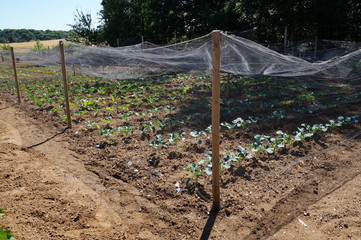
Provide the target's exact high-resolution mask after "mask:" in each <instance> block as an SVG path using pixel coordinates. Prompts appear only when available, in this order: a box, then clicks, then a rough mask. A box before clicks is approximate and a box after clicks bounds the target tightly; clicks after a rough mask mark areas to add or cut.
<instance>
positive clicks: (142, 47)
mask: <svg viewBox="0 0 361 240" xmlns="http://www.w3.org/2000/svg"><path fill="white" fill-rule="evenodd" d="M141 49H144V37H143V36H142V46H141Z"/></svg>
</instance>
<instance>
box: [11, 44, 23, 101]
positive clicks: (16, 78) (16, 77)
mask: <svg viewBox="0 0 361 240" xmlns="http://www.w3.org/2000/svg"><path fill="white" fill-rule="evenodd" d="M10 52H11V58H12V60H13V69H14V78H15V85H16V93H17V95H18V103H21V97H20V87H19V80H18V74H17V72H16V62H15V54H14V48H13V47H10Z"/></svg>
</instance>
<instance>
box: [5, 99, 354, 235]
mask: <svg viewBox="0 0 361 240" xmlns="http://www.w3.org/2000/svg"><path fill="white" fill-rule="evenodd" d="M59 129H61V128H59V127H58V128H56V127H54V126H51V125H47V124H44V123H43V122H40V124H39V122H37V120H36V119H33V118H31V117H29V115H28V114H26V113H25V112H24V111H23V110H22V109H21V108H19V107H18V106H15V105H13V104H11V103H10V102H6V101H0V166H1V172H0V186H1V189H0V203H1V205H0V207H1V208H3V209H4V210H5V211H6V212H7V215H6V216H4V217H1V218H0V225H4V226H7V227H9V228H10V229H11V230H12V232H13V233H14V235H15V236H16V237H17V239H18V240H21V239H52V240H59V239H79V240H80V239H199V238H201V239H208V238H209V239H270V240H275V239H292V238H294V239H360V238H361V220H360V217H359V216H361V184H360V183H361V176H360V172H361V154H360V153H361V141H360V139H359V138H356V139H355V141H353V142H351V143H350V144H348V145H347V146H341V147H340V148H338V149H337V150H336V151H330V152H328V153H326V154H324V155H321V156H319V157H317V158H318V159H316V158H315V159H314V161H309V162H308V163H307V164H308V166H307V167H305V168H302V167H299V168H297V167H296V168H295V169H293V170H292V171H291V173H287V174H290V176H289V177H285V178H282V176H270V177H269V178H267V179H265V180H262V181H261V182H260V183H259V188H258V189H249V188H248V187H247V186H240V187H239V189H241V190H239V189H238V191H242V192H237V193H235V194H240V193H242V195H243V196H247V197H249V199H252V201H253V202H254V203H247V202H245V203H244V206H243V207H242V208H241V207H239V208H238V207H237V208H235V209H238V211H234V212H230V211H228V210H227V209H225V210H222V211H221V212H220V213H219V214H218V215H217V216H212V215H210V216H209V215H207V211H204V212H203V213H202V214H197V212H195V211H193V210H194V209H193V208H192V206H189V209H185V208H179V209H178V210H179V211H178V212H168V211H169V209H173V208H171V207H174V206H176V205H177V203H178V202H182V201H184V200H183V199H182V198H176V197H175V198H174V199H171V200H169V199H165V200H164V201H163V202H162V204H157V203H156V202H154V201H150V200H148V199H147V197H146V196H144V194H143V193H142V192H141V190H139V189H137V188H136V187H133V186H131V185H130V184H127V183H125V182H122V181H121V180H119V179H116V178H112V177H110V176H109V177H107V179H105V178H104V177H101V176H99V173H101V170H97V171H94V172H92V171H89V170H88V169H89V168H87V167H86V163H87V162H89V159H87V158H89V157H88V156H87V155H80V154H77V153H75V152H73V151H71V150H69V149H70V148H71V144H72V143H71V142H70V141H68V140H67V138H66V136H63V134H62V132H63V131H62V130H60V131H59ZM66 131H67V130H66ZM330 159H331V161H329V160H330ZM326 160H327V161H326ZM95 170H96V169H95ZM295 178H296V179H298V180H297V181H295ZM272 179H273V180H272ZM275 179H276V180H275ZM277 179H282V181H285V182H280V180H277ZM105 180H106V184H105V182H104V181H105ZM272 181H273V182H272ZM277 181H278V182H277ZM287 181H289V182H287ZM272 184H273V187H272V188H271V187H269V186H271V185H272ZM277 184H278V186H277ZM255 185H257V183H256V184H255ZM285 185H288V186H289V188H288V189H287V190H284V191H283V190H281V186H285ZM263 186H264V188H263ZM267 186H268V188H271V190H266V189H267ZM252 191H263V193H264V196H265V199H271V200H267V202H265V201H264V200H262V199H263V198H260V197H258V196H255V197H254V198H252V197H253V195H254V194H253V195H252ZM267 191H269V192H271V193H269V192H267ZM223 192H224V195H226V194H229V192H227V190H226V189H224V190H223ZM234 192H236V191H235V190H234ZM229 196H231V195H229ZM229 196H228V197H229ZM225 197H227V196H225ZM159 201H161V200H159ZM237 204H238V203H237ZM258 208H259V209H262V210H258ZM239 209H241V210H239ZM188 210H189V211H188ZM182 211H183V212H184V213H183V214H182ZM256 214H257V215H256ZM305 225H307V226H305ZM208 228H210V229H209V231H208ZM187 229H189V231H187Z"/></svg>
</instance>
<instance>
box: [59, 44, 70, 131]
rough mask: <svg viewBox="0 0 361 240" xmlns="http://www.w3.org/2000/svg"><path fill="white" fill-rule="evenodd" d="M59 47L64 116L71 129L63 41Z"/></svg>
mask: <svg viewBox="0 0 361 240" xmlns="http://www.w3.org/2000/svg"><path fill="white" fill-rule="evenodd" d="M59 47H60V61H61V71H62V73H63V85H64V97H65V105H66V115H67V119H68V126H69V128H71V116H70V105H69V93H68V80H67V79H66V69H65V54H64V43H63V41H60V42H59Z"/></svg>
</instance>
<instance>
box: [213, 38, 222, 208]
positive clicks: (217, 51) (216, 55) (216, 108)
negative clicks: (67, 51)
mask: <svg viewBox="0 0 361 240" xmlns="http://www.w3.org/2000/svg"><path fill="white" fill-rule="evenodd" d="M212 39H213V54H212V67H213V70H212V75H213V83H212V192H213V206H212V208H213V209H214V210H219V208H220V205H221V198H220V175H219V172H220V170H219V145H220V98H221V83H220V82H221V81H220V80H221V32H220V31H213V32H212Z"/></svg>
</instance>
